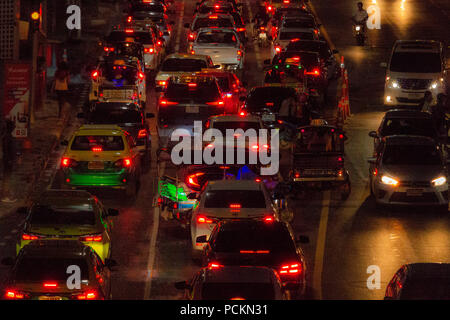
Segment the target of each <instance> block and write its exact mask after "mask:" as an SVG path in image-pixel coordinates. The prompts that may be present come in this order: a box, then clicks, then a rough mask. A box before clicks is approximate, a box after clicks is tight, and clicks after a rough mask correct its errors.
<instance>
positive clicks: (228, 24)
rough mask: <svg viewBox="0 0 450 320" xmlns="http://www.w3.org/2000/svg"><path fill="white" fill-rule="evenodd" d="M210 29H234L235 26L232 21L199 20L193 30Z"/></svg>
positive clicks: (221, 19)
mask: <svg viewBox="0 0 450 320" xmlns="http://www.w3.org/2000/svg"><path fill="white" fill-rule="evenodd" d="M208 27H219V28H232V27H234V26H233V22H232V21H231V20H230V19H225V18H217V19H210V18H199V19H197V20H196V21H195V23H194V26H193V30H198V29H200V28H208Z"/></svg>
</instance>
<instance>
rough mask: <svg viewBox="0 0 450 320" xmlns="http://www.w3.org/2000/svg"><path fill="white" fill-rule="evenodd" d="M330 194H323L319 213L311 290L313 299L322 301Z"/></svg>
mask: <svg viewBox="0 0 450 320" xmlns="http://www.w3.org/2000/svg"><path fill="white" fill-rule="evenodd" d="M330 200H331V192H330V190H326V191H325V192H324V193H323V200H322V210H321V212H320V223H319V232H318V235H317V245H316V256H315V258H314V275H313V288H314V292H316V296H315V298H316V299H318V300H322V270H323V256H324V254H325V241H326V238H327V224H328V213H329V212H330Z"/></svg>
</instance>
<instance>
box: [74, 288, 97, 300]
mask: <svg viewBox="0 0 450 320" xmlns="http://www.w3.org/2000/svg"><path fill="white" fill-rule="evenodd" d="M77 299H78V300H95V299H97V291H94V290H91V291H86V292H84V293H82V294H79V295H77Z"/></svg>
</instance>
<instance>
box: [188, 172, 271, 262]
mask: <svg viewBox="0 0 450 320" xmlns="http://www.w3.org/2000/svg"><path fill="white" fill-rule="evenodd" d="M198 200H199V204H198V206H197V207H196V208H195V209H194V210H193V212H192V216H191V224H190V229H191V231H190V232H191V241H192V258H193V259H194V260H198V259H199V258H200V257H201V254H202V250H203V244H204V243H199V242H198V241H197V238H198V237H200V236H206V239H208V238H209V236H210V234H211V231H212V230H213V229H214V227H215V225H216V224H217V223H218V222H219V221H222V220H229V219H260V220H273V219H275V217H276V216H277V214H278V208H276V207H275V205H274V204H273V202H272V198H271V195H270V193H269V192H268V191H267V189H266V188H265V186H264V184H263V183H261V182H256V181H255V180H216V181H208V183H207V184H206V185H205V187H204V189H203V190H202V192H201V194H200V195H199V199H198Z"/></svg>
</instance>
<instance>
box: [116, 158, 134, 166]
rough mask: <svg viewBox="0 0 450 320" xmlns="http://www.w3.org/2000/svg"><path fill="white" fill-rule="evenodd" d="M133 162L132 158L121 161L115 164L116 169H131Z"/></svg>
mask: <svg viewBox="0 0 450 320" xmlns="http://www.w3.org/2000/svg"><path fill="white" fill-rule="evenodd" d="M131 164H132V161H131V159H130V158H124V159H119V160H117V161H116V162H114V165H115V166H116V167H122V168H129V167H131Z"/></svg>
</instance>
